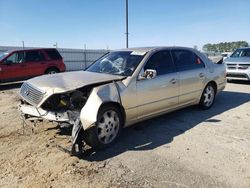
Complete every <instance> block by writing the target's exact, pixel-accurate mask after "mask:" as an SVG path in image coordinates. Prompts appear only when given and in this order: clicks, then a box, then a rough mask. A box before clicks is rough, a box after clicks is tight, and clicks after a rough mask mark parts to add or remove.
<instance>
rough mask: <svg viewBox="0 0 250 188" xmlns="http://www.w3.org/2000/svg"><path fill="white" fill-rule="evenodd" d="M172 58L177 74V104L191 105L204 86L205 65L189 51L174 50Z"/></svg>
mask: <svg viewBox="0 0 250 188" xmlns="http://www.w3.org/2000/svg"><path fill="white" fill-rule="evenodd" d="M172 56H173V59H174V63H175V65H176V67H177V70H178V72H179V104H180V105H185V104H189V103H193V102H194V101H197V99H198V98H199V97H200V93H201V91H202V90H203V87H204V84H205V83H204V82H205V78H206V69H205V64H204V63H203V62H202V60H201V59H200V58H199V57H198V56H197V55H196V54H195V53H194V52H192V51H191V50H186V49H174V50H172Z"/></svg>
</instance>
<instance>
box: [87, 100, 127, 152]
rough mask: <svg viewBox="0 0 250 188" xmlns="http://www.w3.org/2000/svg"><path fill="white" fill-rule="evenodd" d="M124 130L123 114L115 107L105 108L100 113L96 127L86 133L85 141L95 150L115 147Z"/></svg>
mask: <svg viewBox="0 0 250 188" xmlns="http://www.w3.org/2000/svg"><path fill="white" fill-rule="evenodd" d="M122 128H123V120H122V116H121V112H120V110H119V109H117V108H116V107H115V106H113V105H110V106H104V107H101V109H100V110H99V112H98V115H97V122H96V125H95V126H93V127H91V128H90V129H88V130H86V131H84V141H85V142H86V144H87V145H89V146H91V147H92V148H94V149H103V148H107V147H109V146H111V145H113V144H114V143H115V142H116V141H117V140H118V138H119V136H120V134H121V131H122Z"/></svg>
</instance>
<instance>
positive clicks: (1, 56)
mask: <svg viewBox="0 0 250 188" xmlns="http://www.w3.org/2000/svg"><path fill="white" fill-rule="evenodd" d="M8 54H9V53H7V52H4V53H0V61H1V60H3V59H4V58H5V57H6V56H7V55H8Z"/></svg>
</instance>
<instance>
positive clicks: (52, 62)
mask: <svg viewBox="0 0 250 188" xmlns="http://www.w3.org/2000/svg"><path fill="white" fill-rule="evenodd" d="M64 71H65V64H64V62H63V59H62V56H61V55H60V54H59V52H58V51H57V50H56V49H54V48H47V49H29V50H14V51H7V52H4V53H2V54H0V82H11V81H19V80H25V79H28V78H31V77H35V76H39V75H42V74H55V73H58V72H64Z"/></svg>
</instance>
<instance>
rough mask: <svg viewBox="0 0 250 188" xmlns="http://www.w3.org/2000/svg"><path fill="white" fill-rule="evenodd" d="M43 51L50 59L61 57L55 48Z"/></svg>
mask: <svg viewBox="0 0 250 188" xmlns="http://www.w3.org/2000/svg"><path fill="white" fill-rule="evenodd" d="M44 51H45V52H46V53H47V54H48V57H49V59H50V60H58V59H62V56H61V55H60V54H59V52H58V51H57V50H56V49H47V50H44Z"/></svg>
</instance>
